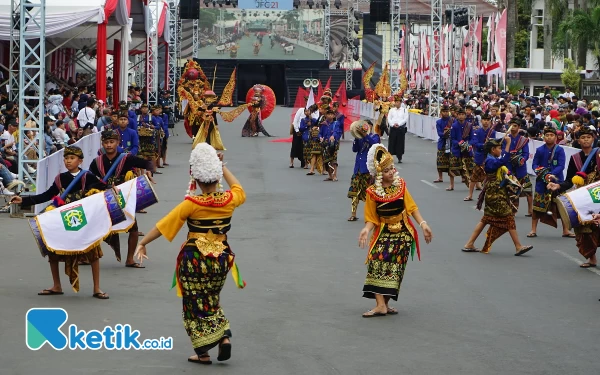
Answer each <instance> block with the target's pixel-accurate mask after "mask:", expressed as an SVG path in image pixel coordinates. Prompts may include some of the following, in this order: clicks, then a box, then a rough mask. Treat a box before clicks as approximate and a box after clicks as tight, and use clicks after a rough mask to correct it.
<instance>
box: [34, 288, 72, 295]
mask: <svg viewBox="0 0 600 375" xmlns="http://www.w3.org/2000/svg"><path fill="white" fill-rule="evenodd" d="M63 294H65V293H63V292H55V291H54V290H52V289H44V290H42V291H41V292H39V293H38V296H61V295H63Z"/></svg>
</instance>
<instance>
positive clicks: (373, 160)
mask: <svg viewBox="0 0 600 375" xmlns="http://www.w3.org/2000/svg"><path fill="white" fill-rule="evenodd" d="M393 165H394V156H393V155H392V154H390V152H389V151H388V150H387V148H386V147H385V146H384V145H382V144H381V143H378V144H376V145H373V146H371V148H370V149H369V153H368V154H367V168H368V169H369V172H370V173H371V175H373V176H376V175H378V174H380V173H382V172H383V170H384V169H386V168H389V167H391V166H393Z"/></svg>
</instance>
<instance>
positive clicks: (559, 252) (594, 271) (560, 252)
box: [554, 250, 600, 276]
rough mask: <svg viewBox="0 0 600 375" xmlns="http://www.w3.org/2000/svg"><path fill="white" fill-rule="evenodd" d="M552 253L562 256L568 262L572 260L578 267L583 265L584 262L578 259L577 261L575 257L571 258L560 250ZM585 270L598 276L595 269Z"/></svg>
mask: <svg viewBox="0 0 600 375" xmlns="http://www.w3.org/2000/svg"><path fill="white" fill-rule="evenodd" d="M554 252H555V253H558V254H560V255H562V256H564V257H565V258H567V259H569V260H572V261H573V262H574V263H577V264H579V265H582V264H583V263H584V262H582V261H581V260H579V259H577V258H575V257H573V256H570V255H569V254H567V253H565V252H563V251H561V250H554ZM586 270H588V271H590V272H593V273H595V274H596V275H598V276H600V271H598V270H597V269H596V268H586Z"/></svg>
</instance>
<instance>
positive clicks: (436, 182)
mask: <svg viewBox="0 0 600 375" xmlns="http://www.w3.org/2000/svg"><path fill="white" fill-rule="evenodd" d="M440 182H444V180H435V181H433V183H434V184H439V183H440Z"/></svg>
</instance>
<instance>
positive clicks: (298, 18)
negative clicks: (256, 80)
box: [198, 8, 324, 60]
mask: <svg viewBox="0 0 600 375" xmlns="http://www.w3.org/2000/svg"><path fill="white" fill-rule="evenodd" d="M323 20H324V12H323V10H322V9H301V10H290V11H278V10H275V11H272V10H240V9H223V8H216V9H207V8H202V9H200V20H199V23H198V27H199V31H200V32H199V43H200V49H199V56H198V57H199V58H200V59H242V60H247V59H254V60H320V59H323V58H324V50H323V35H324V28H323Z"/></svg>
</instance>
